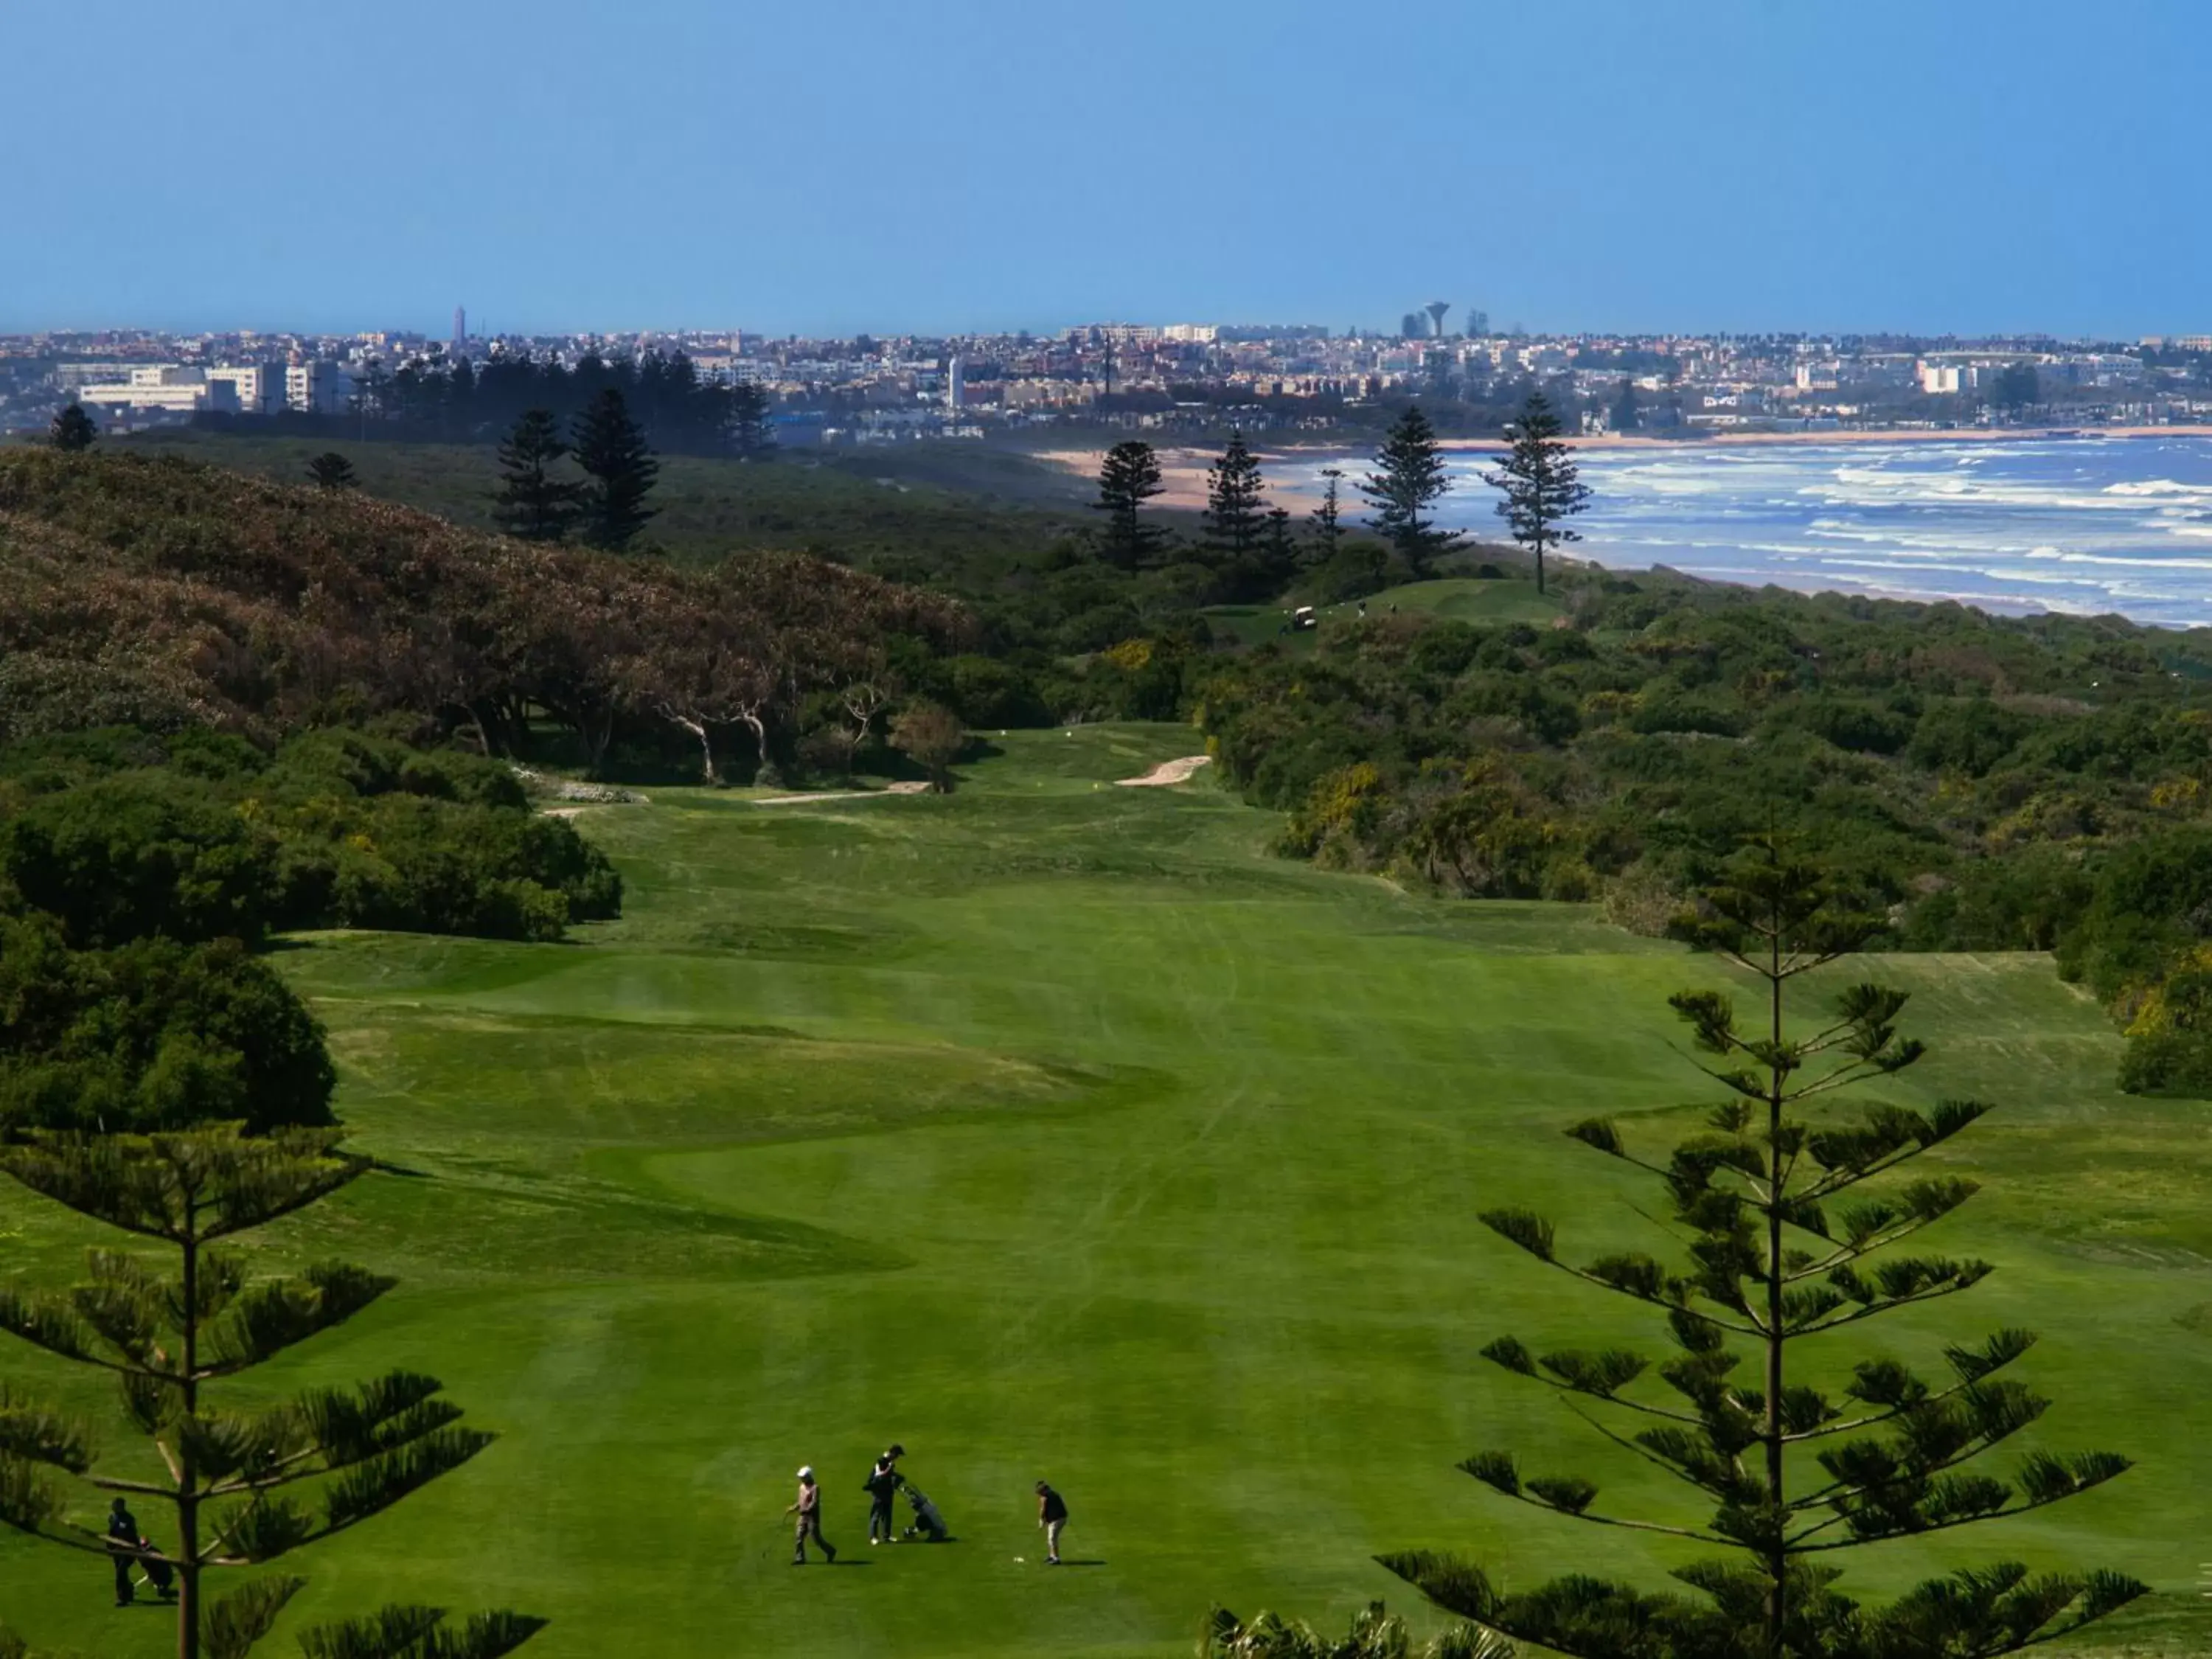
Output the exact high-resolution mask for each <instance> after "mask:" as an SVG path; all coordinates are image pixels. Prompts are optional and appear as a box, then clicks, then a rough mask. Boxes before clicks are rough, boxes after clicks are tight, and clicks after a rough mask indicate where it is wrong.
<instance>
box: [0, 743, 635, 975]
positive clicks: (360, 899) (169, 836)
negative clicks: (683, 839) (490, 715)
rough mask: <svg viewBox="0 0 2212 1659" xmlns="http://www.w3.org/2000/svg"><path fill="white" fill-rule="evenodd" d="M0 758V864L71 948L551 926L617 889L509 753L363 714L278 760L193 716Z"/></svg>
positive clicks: (519, 932)
mask: <svg viewBox="0 0 2212 1659" xmlns="http://www.w3.org/2000/svg"><path fill="white" fill-rule="evenodd" d="M172 745H173V748H174V753H173V755H172V754H171V752H170V750H171V746H172ZM157 762H167V763H166V764H161V763H157ZM103 763H117V764H125V765H129V766H130V767H131V769H129V770H124V771H117V772H114V773H112V775H106V776H100V775H96V774H97V772H98V769H100V766H101V765H102V764H103ZM0 775H4V777H5V778H6V780H7V781H8V783H9V786H10V787H12V789H13V791H14V792H15V794H16V795H17V797H18V798H19V804H18V805H17V806H16V808H15V811H13V812H12V814H10V815H9V817H7V819H6V821H5V822H4V823H0V880H4V881H5V882H6V883H7V884H9V885H10V886H12V887H13V889H14V890H15V892H16V894H17V895H18V896H20V897H21V900H22V901H23V902H26V903H27V904H29V905H31V906H33V907H34V908H38V909H40V910H42V911H45V912H46V913H47V914H49V915H52V916H53V917H54V918H55V919H56V920H57V921H58V922H59V923H60V924H61V926H62V927H63V930H64V933H65V935H66V936H67V938H68V939H69V940H70V943H71V944H72V945H75V946H76V947H78V948H81V949H102V948H107V947H111V946H113V945H118V944H121V943H124V942H125V941H127V940H129V939H137V938H142V937H146V936H151V935H159V936H161V937H164V938H167V939H177V940H180V941H185V942H195V941H201V940H206V939H222V938H229V939H241V940H244V941H245V942H246V943H247V944H249V945H252V944H256V943H258V942H259V941H260V940H261V939H263V938H264V937H265V936H266V935H267V934H268V933H271V932H274V931H281V930H283V929H287V928H302V927H381V928H392V929H398V930H402V931H407V932H416V933H471V934H477V935H481V936H483V937H488V938H495V939H558V938H560V937H561V936H562V932H563V931H564V930H565V928H566V927H567V926H568V923H570V922H571V921H587V920H593V919H597V918H601V917H606V916H611V915H616V914H617V912H618V911H619V909H620V907H621V902H622V881H621V878H620V877H619V876H617V874H616V873H615V871H614V869H613V867H612V866H611V865H609V864H608V862H607V860H606V859H605V855H604V854H601V853H599V851H598V850H597V849H596V848H592V846H591V845H590V844H589V843H588V842H586V841H584V839H583V838H582V837H581V836H578V835H577V834H576V832H575V831H574V829H572V828H571V827H570V826H569V825H568V823H564V822H563V821H562V820H560V819H557V818H548V817H541V816H538V815H537V814H534V813H532V811H530V810H529V807H528V803H527V800H526V798H525V796H524V794H523V792H522V787H521V785H520V783H519V782H517V781H516V780H515V778H514V775H513V773H512V772H511V771H510V770H509V769H507V768H506V767H504V766H501V765H498V764H496V763H491V762H488V761H483V760H479V759H477V758H474V757H469V756H465V755H459V754H451V753H444V754H431V753H424V752H422V751H421V750H413V749H410V748H409V747H408V746H407V745H405V744H402V743H399V742H397V741H395V740H392V739H390V738H376V737H372V736H370V735H368V734H367V733H363V732H342V731H337V732H310V733H308V734H307V735H305V736H303V737H301V738H295V739H294V740H293V741H292V742H291V743H289V744H287V745H286V746H285V747H284V748H283V750H280V751H279V752H278V754H277V755H276V757H274V759H273V760H271V759H268V758H264V757H261V756H260V755H259V754H258V752H257V751H255V750H252V748H251V746H250V745H246V744H237V745H235V746H232V745H230V744H223V743H220V742H216V743H210V742H209V741H208V740H207V739H206V738H205V737H204V735H203V734H194V735H191V736H190V737H187V738H183V739H168V738H165V739H159V740H155V739H149V738H146V737H144V735H143V734H139V733H131V732H100V733H84V734H77V735H76V736H73V737H70V738H64V739H56V740H50V741H46V742H40V743H34V744H21V745H18V746H16V747H15V749H12V750H8V751H6V752H5V753H4V755H0Z"/></svg>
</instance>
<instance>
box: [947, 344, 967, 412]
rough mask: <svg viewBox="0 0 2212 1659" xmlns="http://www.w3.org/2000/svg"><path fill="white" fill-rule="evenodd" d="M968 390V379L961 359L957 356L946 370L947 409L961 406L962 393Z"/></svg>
mask: <svg viewBox="0 0 2212 1659" xmlns="http://www.w3.org/2000/svg"><path fill="white" fill-rule="evenodd" d="M966 390H967V379H966V376H965V374H963V370H962V368H961V365H960V359H959V358H958V357H957V356H955V357H954V358H953V359H952V362H951V366H950V367H948V368H946V369H945V407H946V408H947V409H957V408H959V407H960V398H961V394H962V393H963V392H965V391H966Z"/></svg>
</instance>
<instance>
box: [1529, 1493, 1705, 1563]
mask: <svg viewBox="0 0 2212 1659" xmlns="http://www.w3.org/2000/svg"><path fill="white" fill-rule="evenodd" d="M1491 1490H1492V1492H1496V1491H1498V1488H1497V1487H1495V1486H1492V1488H1491ZM1502 1495H1503V1496H1504V1497H1507V1498H1512V1499H1513V1500H1514V1501H1515V1502H1516V1503H1520V1504H1528V1507H1529V1508H1531V1509H1537V1510H1545V1511H1547V1513H1549V1514H1552V1515H1564V1516H1567V1517H1568V1518H1569V1519H1570V1520H1573V1521H1587V1522H1589V1523H1590V1524H1591V1525H1592V1526H1595V1527H1621V1528H1626V1529H1627V1530H1628V1531H1630V1532H1656V1533H1664V1534H1667V1535H1668V1537H1670V1538H1687V1539H1691V1540H1693V1541H1696V1542H1698V1543H1700V1544H1711V1545H1713V1546H1714V1547H1717V1548H1720V1549H1732V1548H1735V1547H1737V1546H1736V1545H1735V1541H1733V1540H1732V1539H1727V1538H1720V1537H1717V1536H1715V1535H1714V1534H1711V1533H1706V1532H1699V1531H1697V1530H1696V1529H1695V1528H1689V1527H1669V1526H1667V1525H1665V1524H1663V1523H1662V1522H1657V1521H1629V1520H1624V1519H1623V1518H1621V1517H1620V1516H1612V1515H1593V1514H1591V1513H1590V1512H1589V1510H1569V1509H1562V1508H1560V1507H1559V1505H1558V1504H1547V1503H1546V1502H1545V1501H1544V1500H1543V1499H1542V1498H1536V1497H1533V1496H1531V1495H1530V1494H1528V1492H1505V1493H1504V1494H1502Z"/></svg>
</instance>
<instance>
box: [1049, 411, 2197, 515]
mask: <svg viewBox="0 0 2212 1659" xmlns="http://www.w3.org/2000/svg"><path fill="white" fill-rule="evenodd" d="M2060 437H2063V438H2112V439H2119V438H2212V426H2100V427H2078V428H2077V427H2062V426H2049V427H2017V426H2013V427H1994V428H1992V427H1961V428H1956V429H1954V430H1950V431H1931V430H1882V431H1869V432H1715V433H1711V434H1709V435H1703V436H1699V437H1696V438H1652V437H1642V436H1638V435H1633V434H1626V433H1624V434H1620V435H1610V434H1608V435H1604V436H1601V437H1594V438H1570V439H1568V440H1567V443H1568V444H1569V445H1570V446H1571V447H1573V448H1576V449H1588V450H1606V451H1617V450H1641V451H1648V452H1651V453H1684V454H1687V453H1696V452H1698V451H1700V450H1715V449H1736V448H1745V447H1757V446H1761V445H1768V444H1794V445H1800V446H1803V445H1814V444H1915V443H1919V444H1925V443H1945V444H1948V443H1991V442H2003V441H2009V442H2014V443H2018V442H2021V441H2033V440H2035V439H2038V438H2060ZM1439 447H1441V448H1442V449H1443V451H1444V453H1447V454H1450V455H1470V454H1481V453H1485V452H1495V451H1496V450H1498V448H1499V447H1501V445H1500V441H1499V440H1498V439H1496V438H1446V439H1443V440H1442V441H1441V442H1440V445H1439ZM1105 453H1106V452H1105V451H1104V450H1103V449H1052V450H1041V451H1039V452H1038V453H1037V457H1036V458H1037V459H1039V460H1041V461H1048V462H1050V463H1051V464H1052V465H1054V466H1060V467H1065V468H1066V469H1067V471H1070V472H1073V473H1076V474H1078V475H1079V476H1080V477H1085V478H1095V477H1097V475H1098V466H1099V463H1100V462H1101V461H1102V460H1103V459H1105ZM1217 453H1219V452H1218V451H1216V450H1212V449H1203V448H1196V447H1188V446H1184V447H1174V448H1163V449H1161V450H1160V451H1159V458H1160V482H1161V483H1162V484H1163V485H1164V486H1165V487H1164V489H1162V490H1161V492H1160V494H1159V495H1158V498H1157V499H1158V504H1159V505H1160V506H1162V507H1180V508H1183V509H1185V510H1187V511H1190V512H1197V511H1200V510H1201V509H1202V508H1203V507H1205V506H1206V468H1207V467H1209V466H1210V465H1212V462H1213V459H1214V457H1215V455H1216V454H1217ZM1255 453H1257V455H1258V456H1259V459H1260V465H1261V469H1262V470H1263V471H1264V470H1265V469H1266V468H1267V467H1268V466H1270V465H1282V464H1284V463H1285V462H1288V463H1291V464H1292V465H1303V464H1305V463H1308V462H1312V461H1319V460H1325V459H1331V458H1334V459H1339V460H1340V461H1342V462H1343V463H1344V468H1345V474H1346V476H1345V482H1344V492H1345V494H1346V496H1347V497H1349V496H1350V495H1352V493H1353V492H1352V480H1353V478H1354V477H1356V476H1357V474H1358V471H1360V470H1361V469H1362V468H1363V467H1364V455H1365V452H1364V451H1360V450H1355V449H1343V448H1334V447H1332V448H1295V449H1276V450H1260V451H1256V452H1255Z"/></svg>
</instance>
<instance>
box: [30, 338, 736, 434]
mask: <svg viewBox="0 0 2212 1659" xmlns="http://www.w3.org/2000/svg"><path fill="white" fill-rule="evenodd" d="M608 392H615V393H617V394H619V395H620V397H621V398H622V401H623V406H624V407H625V408H626V409H627V410H629V413H630V415H631V416H632V418H633V419H634V420H635V422H636V423H637V426H638V428H639V429H640V430H641V432H643V433H644V434H645V435H646V436H647V438H648V439H649V440H650V441H652V443H653V447H655V448H657V449H659V450H661V451H662V452H664V453H669V454H678V455H722V456H730V455H734V456H738V457H740V458H744V459H760V460H765V459H769V458H770V457H771V456H773V455H774V453H775V448H776V443H775V425H774V402H773V399H772V398H770V397H769V393H768V392H767V390H766V388H764V387H763V386H758V385H757V384H755V383H753V382H751V381H749V380H734V381H727V380H718V379H713V378H710V377H708V376H706V375H703V374H701V373H700V372H699V368H698V365H697V364H696V363H695V362H692V360H691V358H690V356H689V355H688V354H686V353H684V352H682V351H677V352H663V351H659V350H653V351H647V352H644V353H641V354H640V355H639V356H635V357H616V358H609V357H605V356H601V355H600V354H599V352H598V351H597V350H589V351H586V352H585V353H584V354H583V355H582V356H580V357H579V358H578V359H577V360H576V361H575V362H573V363H568V362H562V361H561V360H560V359H559V358H558V357H555V356H533V355H532V353H530V352H529V351H527V350H520V351H501V352H499V353H496V354H495V355H493V356H489V357H486V358H484V359H483V361H481V362H471V361H470V360H469V359H467V358H465V357H454V356H447V355H446V354H445V353H444V352H442V351H440V350H437V349H435V348H434V349H433V350H432V351H431V352H429V353H428V354H426V355H424V356H418V357H412V358H409V359H406V360H404V361H403V362H399V363H398V364H396V365H394V364H387V363H386V362H383V361H381V360H380V359H378V358H375V357H370V358H368V359H366V360H364V361H363V362H361V363H360V364H359V365H358V366H357V367H356V368H355V370H354V373H353V392H352V395H351V398H350V401H349V407H348V408H347V409H346V410H343V412H334V413H328V414H307V413H303V412H301V411H299V410H289V411H287V412H285V413H284V414H282V415H278V416H257V417H253V424H252V429H253V430H255V431H276V432H287V433H300V434H306V435H326V436H330V437H332V438H337V437H351V438H354V439H356V440H357V441H370V440H390V441H406V442H415V443H491V442H495V441H498V440H499V438H500V437H501V435H502V434H507V433H510V432H512V431H513V429H514V427H515V424H516V422H519V421H520V420H521V419H522V418H523V416H526V415H527V414H528V413H529V412H530V411H532V410H545V411H547V412H549V413H550V415H551V416H553V418H554V420H555V421H556V422H558V423H559V424H560V425H561V426H562V427H563V428H566V427H568V426H569V425H570V424H571V423H573V422H577V421H580V420H582V419H583V418H585V417H586V415H587V414H588V413H589V411H590V410H592V408H593V407H594V406H595V405H597V404H599V403H600V402H601V401H602V399H603V398H605V394H607V393H608ZM71 407H75V405H71ZM65 412H66V411H64V413H65ZM80 412H82V411H80ZM239 418H240V417H233V416H223V415H212V416H200V417H198V421H197V424H200V425H203V426H207V427H211V428H217V429H228V428H232V427H234V426H235V425H236V424H237V422H238V419H239Z"/></svg>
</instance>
